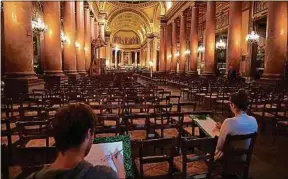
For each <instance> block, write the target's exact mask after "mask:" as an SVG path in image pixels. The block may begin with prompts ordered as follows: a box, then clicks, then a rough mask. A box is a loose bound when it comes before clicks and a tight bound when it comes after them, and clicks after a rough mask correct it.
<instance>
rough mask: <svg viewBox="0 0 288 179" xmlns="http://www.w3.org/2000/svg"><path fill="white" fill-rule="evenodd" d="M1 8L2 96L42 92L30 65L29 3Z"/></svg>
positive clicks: (14, 3) (8, 4)
mask: <svg viewBox="0 0 288 179" xmlns="http://www.w3.org/2000/svg"><path fill="white" fill-rule="evenodd" d="M3 6H4V7H3V19H4V27H3V29H4V32H2V33H4V44H2V45H4V52H3V53H5V57H6V59H5V61H4V65H5V76H4V81H5V86H4V94H5V95H6V96H10V95H11V96H13V95H14V94H15V93H27V92H32V89H35V88H40V89H43V88H44V82H43V80H40V79H38V78H37V77H36V76H35V72H34V66H33V40H32V36H33V33H32V27H31V18H32V3H31V2H21V1H19V2H3ZM3 19H2V20H3Z"/></svg>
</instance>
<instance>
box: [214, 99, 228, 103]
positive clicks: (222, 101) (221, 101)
mask: <svg viewBox="0 0 288 179" xmlns="http://www.w3.org/2000/svg"><path fill="white" fill-rule="evenodd" d="M216 102H217V103H223V104H228V103H229V100H226V99H225V100H216Z"/></svg>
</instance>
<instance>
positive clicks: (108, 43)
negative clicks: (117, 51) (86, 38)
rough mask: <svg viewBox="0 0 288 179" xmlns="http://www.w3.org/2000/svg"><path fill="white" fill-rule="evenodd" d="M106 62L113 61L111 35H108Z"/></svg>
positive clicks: (106, 38)
mask: <svg viewBox="0 0 288 179" xmlns="http://www.w3.org/2000/svg"><path fill="white" fill-rule="evenodd" d="M105 41H106V64H107V63H108V64H110V63H111V43H110V35H106V37H105Z"/></svg>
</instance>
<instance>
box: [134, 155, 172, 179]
mask: <svg viewBox="0 0 288 179" xmlns="http://www.w3.org/2000/svg"><path fill="white" fill-rule="evenodd" d="M135 165H136V168H137V170H138V171H139V172H140V161H139V158H136V159H135ZM168 170H169V163H168V162H158V163H145V164H143V173H144V174H143V175H144V176H145V177H151V176H163V175H167V174H168Z"/></svg>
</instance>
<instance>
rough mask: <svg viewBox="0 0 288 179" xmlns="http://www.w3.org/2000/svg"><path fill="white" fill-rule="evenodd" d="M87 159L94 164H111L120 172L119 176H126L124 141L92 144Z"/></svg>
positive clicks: (110, 165)
mask: <svg viewBox="0 0 288 179" xmlns="http://www.w3.org/2000/svg"><path fill="white" fill-rule="evenodd" d="M85 160H86V161H88V162H89V163H91V164H92V165H94V166H96V165H105V166H109V167H111V168H112V169H113V170H114V171H115V172H116V173H117V174H118V176H119V178H125V169H124V160H123V143H122V142H111V143H100V144H92V147H91V150H90V152H89V153H88V155H87V156H86V157H85Z"/></svg>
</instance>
